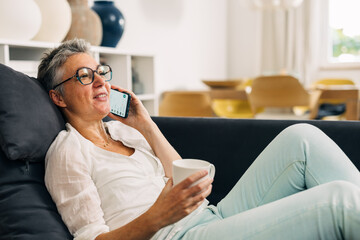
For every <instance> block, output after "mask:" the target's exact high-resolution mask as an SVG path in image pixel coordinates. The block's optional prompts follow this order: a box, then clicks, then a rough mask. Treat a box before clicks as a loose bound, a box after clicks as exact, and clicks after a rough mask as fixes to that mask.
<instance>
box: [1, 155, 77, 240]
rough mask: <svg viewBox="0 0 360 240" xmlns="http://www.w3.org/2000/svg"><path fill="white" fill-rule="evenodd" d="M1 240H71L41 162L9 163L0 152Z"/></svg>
mask: <svg viewBox="0 0 360 240" xmlns="http://www.w3.org/2000/svg"><path fill="white" fill-rule="evenodd" d="M0 186H1V187H0V240H9V239H17V240H40V239H51V240H71V239H73V237H72V236H71V234H70V233H69V231H68V229H67V227H66V226H65V224H64V223H63V221H62V219H61V217H60V215H59V213H58V211H57V209H56V206H55V203H54V202H53V201H52V199H51V197H50V194H49V193H48V191H47V190H46V187H45V184H44V163H43V162H29V163H26V162H22V161H9V160H8V159H6V157H5V155H4V154H3V152H2V151H1V150H0Z"/></svg>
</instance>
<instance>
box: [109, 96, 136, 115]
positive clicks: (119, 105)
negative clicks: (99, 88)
mask: <svg viewBox="0 0 360 240" xmlns="http://www.w3.org/2000/svg"><path fill="white" fill-rule="evenodd" d="M130 100H131V96H130V94H128V93H126V92H119V91H118V90H115V89H111V90H110V112H111V113H113V114H115V115H117V116H119V117H122V118H126V117H127V116H128V114H129V107H130Z"/></svg>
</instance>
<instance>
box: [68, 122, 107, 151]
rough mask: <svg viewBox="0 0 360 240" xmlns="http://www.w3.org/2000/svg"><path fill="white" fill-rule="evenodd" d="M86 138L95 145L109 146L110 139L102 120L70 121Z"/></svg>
mask: <svg viewBox="0 0 360 240" xmlns="http://www.w3.org/2000/svg"><path fill="white" fill-rule="evenodd" d="M69 123H70V124H71V126H73V127H74V128H75V129H76V130H77V131H78V132H79V133H80V134H81V135H82V136H83V137H84V138H86V139H87V140H89V141H91V142H92V143H94V144H95V145H98V146H102V147H106V146H107V145H109V142H110V137H109V134H108V133H107V131H106V129H105V127H104V123H103V121H102V120H98V121H85V122H84V121H74V120H73V121H69Z"/></svg>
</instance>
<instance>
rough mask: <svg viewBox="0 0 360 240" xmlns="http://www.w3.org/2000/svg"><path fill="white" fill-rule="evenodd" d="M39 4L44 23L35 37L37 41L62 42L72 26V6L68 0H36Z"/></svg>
mask: <svg viewBox="0 0 360 240" xmlns="http://www.w3.org/2000/svg"><path fill="white" fill-rule="evenodd" d="M35 2H36V3H37V4H38V5H39V7H40V11H41V15H42V23H41V27H40V30H39V32H38V33H37V34H36V36H35V37H34V38H33V40H37V41H45V42H61V41H62V40H63V39H64V38H65V36H66V34H67V33H68V31H69V29H70V26H71V8H70V5H69V3H68V2H67V1H66V0H51V1H49V0H35Z"/></svg>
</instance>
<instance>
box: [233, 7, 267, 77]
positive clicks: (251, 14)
mask: <svg viewBox="0 0 360 240" xmlns="http://www.w3.org/2000/svg"><path fill="white" fill-rule="evenodd" d="M227 25H228V40H227V45H228V46H227V56H228V68H227V72H228V77H229V78H252V77H255V76H257V75H259V74H260V64H261V61H260V57H261V48H260V46H261V41H260V40H261V31H260V30H261V15H260V11H258V10H256V9H255V8H254V7H253V5H252V4H251V0H228V18H227Z"/></svg>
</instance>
